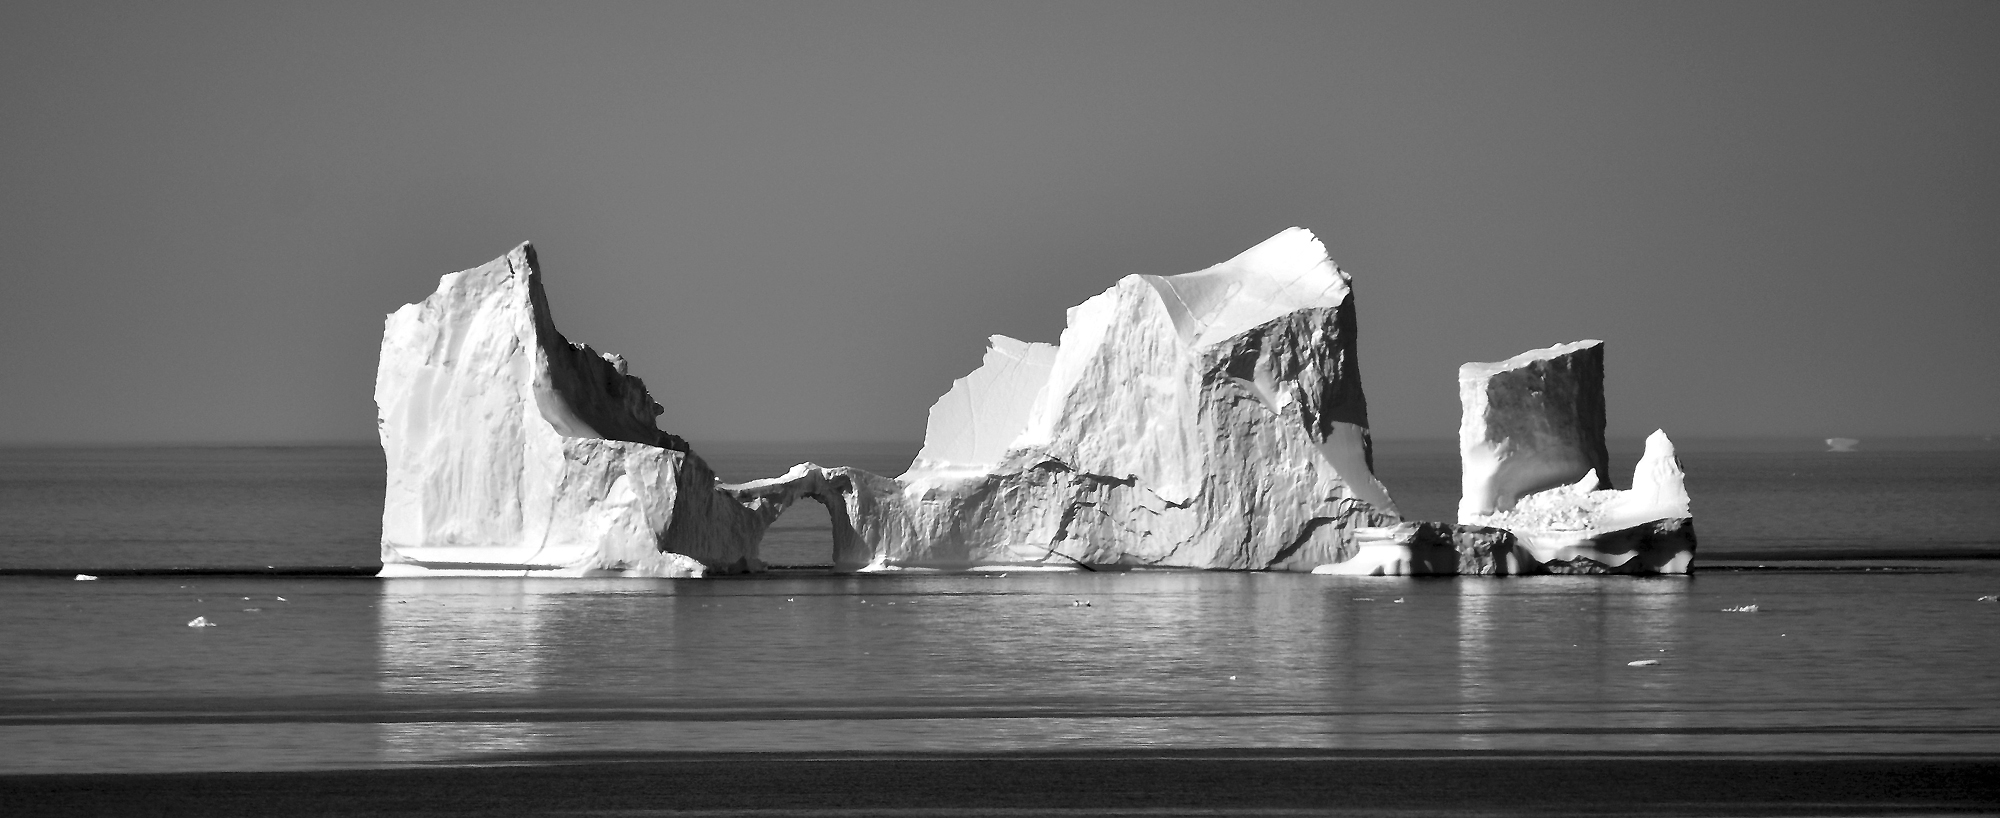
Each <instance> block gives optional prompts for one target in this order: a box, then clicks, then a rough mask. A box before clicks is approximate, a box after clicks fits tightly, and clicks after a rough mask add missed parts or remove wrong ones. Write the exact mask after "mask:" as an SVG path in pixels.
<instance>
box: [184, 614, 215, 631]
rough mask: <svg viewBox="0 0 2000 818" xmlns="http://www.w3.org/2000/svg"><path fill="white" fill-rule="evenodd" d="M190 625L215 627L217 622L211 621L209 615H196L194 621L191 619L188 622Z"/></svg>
mask: <svg viewBox="0 0 2000 818" xmlns="http://www.w3.org/2000/svg"><path fill="white" fill-rule="evenodd" d="M188 627H190V628H213V627H215V623H214V622H210V621H208V617H206V616H197V617H195V618H194V620H193V621H191V622H189V623H188Z"/></svg>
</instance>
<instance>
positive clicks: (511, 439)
mask: <svg viewBox="0 0 2000 818" xmlns="http://www.w3.org/2000/svg"><path fill="white" fill-rule="evenodd" d="M375 404H376V407H377V411H378V415H377V428H378V432H379V434H380V437H381V441H382V450H383V453H384V455H386V457H387V460H388V487H387V491H386V492H385V496H384V501H383V508H382V571H381V573H380V575H381V576H389V577H402V576H439V575H480V576H652V577H678V576H701V575H703V574H704V573H707V572H711V571H720V572H735V571H749V570H756V569H758V568H760V567H761V565H760V564H759V563H758V561H757V557H756V553H757V543H758V541H759V540H760V539H761V538H762V536H763V532H764V528H765V527H766V525H767V524H768V519H767V518H766V517H765V516H763V515H761V514H759V513H758V512H757V511H756V510H754V509H750V508H746V507H744V506H743V505H742V504H739V503H737V502H736V501H735V500H734V499H732V498H731V496H730V495H729V494H727V493H724V492H723V491H721V490H720V489H719V488H718V483H717V481H716V479H715V475H714V473H713V472H712V471H711V470H710V469H709V467H708V464H707V463H706V462H704V461H703V460H702V459H701V458H700V457H699V456H697V455H696V454H695V453H694V452H693V451H692V450H691V449H690V448H689V447H688V445H687V442H686V441H685V440H682V439H681V438H679V437H676V436H674V435H671V434H668V433H666V432H663V431H660V430H659V428H657V427H656V426H655V419H656V418H657V417H658V416H659V415H660V414H661V412H662V409H661V407H660V405H659V404H657V403H655V402H654V401H653V397H652V395H651V394H650V393H649V392H647V391H646V385H645V382H643V381H641V380H640V379H639V378H637V377H634V376H632V375H630V374H628V372H627V365H626V362H625V360H624V359H623V358H621V357H619V356H617V355H612V354H608V353H600V352H598V351H596V350H594V349H592V348H590V347H588V346H585V345H581V344H572V343H570V341H569V340H568V339H566V338H564V337H563V335H562V333H560V332H557V331H556V328H555V324H554V321H553V319H552V318H551V317H550V313H549V305H548V297H547V295H546V294H544V292H543V289H542V282H541V272H540V268H539V266H538V264H537V262H536V259H535V251H534V248H533V247H532V246H531V245H528V244H522V245H521V246H520V247H517V248H515V249H514V251H513V252H510V253H508V254H506V255H505V256H502V257H500V258H498V259H495V260H493V261H492V262H489V263H487V264H485V265H483V266H480V267H475V268H473V269H470V270H465V271H462V272H457V273H451V274H449V275H446V276H444V277H443V278H442V279H440V280H439V282H438V287H437V291H436V292H434V293H432V294H431V295H430V296H429V297H428V298H425V299H424V300H422V301H420V302H417V303H415V304H410V305H407V306H404V307H403V308H402V309H399V310H397V311H396V312H394V313H392V314H390V315H389V317H388V320H387V321H386V323H385V326H384V328H383V333H382V352H381V359H380V364H379V368H378V369H377V371H376V377H375Z"/></svg>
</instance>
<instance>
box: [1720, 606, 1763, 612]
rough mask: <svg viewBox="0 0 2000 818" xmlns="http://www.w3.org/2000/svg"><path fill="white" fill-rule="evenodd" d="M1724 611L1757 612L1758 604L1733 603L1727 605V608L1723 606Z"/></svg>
mask: <svg viewBox="0 0 2000 818" xmlns="http://www.w3.org/2000/svg"><path fill="white" fill-rule="evenodd" d="M1722 612H1723V613H1756V612H1757V606H1755V605H1731V606H1729V607H1727V608H1723V609H1722Z"/></svg>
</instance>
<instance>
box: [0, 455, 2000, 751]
mask: <svg viewBox="0 0 2000 818" xmlns="http://www.w3.org/2000/svg"><path fill="white" fill-rule="evenodd" d="M700 448H702V450H703V451H704V452H705V454H707V456H708V457H709V459H710V460H711V462H713V463H714V464H715V465H716V466H717V468H718V470H719V471H720V472H721V473H722V474H723V475H724V476H725V477H728V478H747V477H753V476H764V475H770V474H775V473H778V472H780V471H782V470H783V469H784V468H785V467H787V466H789V465H791V462H792V461H793V460H795V459H803V458H811V459H814V460H817V461H819V462H822V463H851V464H854V465H858V466H862V467H864V468H871V470H877V469H879V470H880V471H883V472H886V473H892V474H893V473H896V472H899V471H900V470H901V468H902V466H903V465H904V464H906V463H907V461H908V458H909V456H910V454H911V453H912V451H911V450H912V449H913V448H914V447H895V446H860V445H845V446H843V445H821V446H788V447H776V446H759V447H735V448H731V447H726V446H725V447H700ZM1617 448H1618V449H1621V450H1622V449H1625V448H1631V447H1623V446H1620V447H1617ZM1625 454H1626V458H1627V459H1625V460H1624V461H1621V462H1617V463H1615V464H1614V470H1615V471H1616V472H1618V476H1619V479H1621V480H1622V479H1623V478H1624V477H1626V476H1628V475H1629V470H1630V459H1631V458H1633V457H1636V449H1634V450H1633V451H1630V452H1625ZM1682 462H1683V465H1684V466H1685V468H1686V469H1687V472H1688V475H1689V485H1690V490H1691V492H1692V493H1693V495H1694V501H1695V513H1696V520H1697V527H1698V530H1699V533H1700V536H1701V552H1700V554H1699V555H1698V557H1697V562H1696V566H1697V569H1698V570H1697V573H1696V574H1695V575H1693V576H1690V577H1671V578H1651V579H1642V578H1626V577H1539V578H1515V579H1498V580H1496V579H1478V578H1438V579H1393V578H1373V579H1370V578H1338V577H1320V576H1312V575H1301V574H1250V573H1225V572H1190V571H1134V572H1125V573H1109V572H1106V573H1069V574H1045V573H1029V574H1014V575H1011V576H839V575H833V574H829V573H826V572H824V571H819V570H813V569H810V568H803V569H791V570H778V571H773V572H771V573H768V574H764V575H760V576H755V577H743V578H722V579H711V580H682V581H674V580H536V581H528V580H506V579H429V580H387V581H384V580H376V579H373V578H371V577H366V576H333V575H325V574H330V573H333V572H325V571H321V572H319V573H320V574H322V575H307V574H305V573H300V572H289V573H288V572H286V571H284V570H283V569H286V568H301V567H304V568H315V569H325V568H337V567H343V566H345V567H351V568H354V569H357V570H358V571H359V572H362V573H365V572H366V571H367V570H369V569H371V568H372V567H373V564H374V553H375V538H376V536H377V533H378V529H377V515H378V514H379V509H380V499H381V497H380V492H381V486H382V483H381V481H382V477H381V461H380V454H379V453H378V452H376V451H374V450H373V449H372V448H366V447H347V448H340V447H335V448H318V449H312V448H269V449H259V448H231V449H137V450H130V449H128V450H115V449H67V450H61V449H33V450H11V451H6V452H0V571H4V572H5V573H0V617H4V620H0V621H3V622H4V623H5V624H4V625H0V774H6V773H23V772H57V771H68V772H90V771H98V772H104V771H180V770H235V769H313V768H328V767H380V766H399V765H408V764H431V763H440V762H446V763H505V762H508V761H511V760H517V759H524V758H536V759H546V758H550V757H558V758H560V757H565V756H575V755H577V754H597V755H594V756H593V757H602V756H603V754H611V755H616V754H619V753H654V752H662V751H720V750H806V751H826V752H840V751H850V750H870V751H881V750H890V751H897V750H909V751H925V750H954V751H962V750H1041V749H1091V748H1133V747H1160V748H1216V747H1293V748H1333V749H1410V750H1431V749H1454V750H1529V751H1548V752H1566V753H1588V752H1600V751H1626V750H1636V751H1657V752H1682V751H1685V752H1715V753H1753V754H1764V753H1777V754H1799V753H1804V754H1812V753H1918V754H1925V753H1982V754H1993V753H1996V752H2000V673H1994V672H1993V671H1992V669H1991V660H1992V655H1993V646H1994V645H1995V644H2000V643H1996V641H1995V638H1994V636H1993V634H1994V633H1995V632H1996V629H2000V602H1992V601H1982V599H1981V597H1986V596H1990V595H1994V594H2000V560H1993V559H1988V558H1984V557H1990V556H1991V555H1994V554H1995V553H2000V542H1997V541H1996V535H1995V532H1996V531H2000V510H1996V506H2000V503H1995V502H1994V501H1995V499H1996V498H2000V452H1995V451H1993V450H1991V449H1990V448H1980V447H1979V445H1978V442H1974V443H1972V444H1968V445H1962V446H1959V447H1958V448H1948V447H1939V446H1933V447H1930V448H1928V449H1927V448H1925V447H1923V446H1910V447H1905V448H1900V449H1893V448H1892V449H1889V450H1878V451H1863V452H1858V453H1853V454H1840V455H1835V454H1827V453H1823V452H1818V451H1813V450H1812V449H1811V448H1810V447H1808V446H1806V445H1804V444H1803V443H1792V442H1777V443H1767V444H1755V445H1752V444H1727V445H1723V444H1717V445H1714V446H1711V447H1703V446H1700V445H1687V446H1684V447H1683V452H1682ZM1377 469H1378V471H1379V472H1380V473H1381V475H1382V477H1383V479H1384V481H1385V482H1387V483H1388V484H1389V486H1390V488H1391V490H1392V492H1394V493H1395V495H1396V497H1397V500H1398V502H1399V504H1401V505H1402V507H1403V509H1404V510H1405V512H1406V513H1407V514H1409V515H1410V516H1414V517H1430V518H1448V516H1449V514H1450V511H1451V507H1452V506H1453V505H1454V504H1455V502H1456V494H1457V490H1456V486H1457V475H1456V457H1455V454H1453V453H1452V451H1451V448H1450V446H1449V444H1446V443H1399V442H1394V441H1389V442H1384V443H1382V444H1380V445H1379V446H1378V448H1377ZM813 511H816V508H815V507H810V506H809V507H806V508H802V509H799V510H796V511H793V512H790V513H788V514H787V515H786V516H785V517H784V518H782V519H781V520H780V521H779V525H778V527H777V528H776V529H774V531H773V532H772V535H771V538H770V540H769V542H768V545H767V550H766V556H767V558H770V559H771V560H772V561H773V562H782V563H788V564H792V565H802V566H809V565H812V564H815V563H820V562H824V560H825V557H824V555H825V553H826V550H827V549H828V547H829V546H828V545H827V541H826V537H827V532H826V528H825V519H824V514H823V512H821V513H819V515H818V516H817V517H815V516H813V515H812V514H811V513H810V512H813ZM800 512H808V513H803V514H802V513H800ZM1940 557H1952V558H1948V559H1947V558H1940ZM1759 564H1769V565H1770V566H1773V567H1770V568H1766V569H1761V570H1760V569H1758V568H1757V566H1758V565H1759ZM1704 565H1707V566H1709V567H1708V568H1707V569H1706V570H1699V569H1702V567H1703V566H1704ZM265 566H275V567H276V569H274V570H270V571H266V570H265ZM161 569H178V572H175V571H172V570H168V571H163V570H161ZM235 569H254V571H256V572H260V573H243V572H236V573H203V572H204V571H208V572H226V571H234V570H235ZM79 570H91V571H97V572H102V575H103V578H102V579H100V580H97V581H94V582H79V581H75V580H72V579H70V578H68V572H74V571H79ZM1746 605H1755V606H1756V611H1754V612H1737V611H1727V610H1725V609H1730V608H1738V607H1741V606H1746ZM197 616H201V617H206V618H207V619H208V620H210V621H212V622H214V623H216V626H215V627H210V628H190V627H188V626H187V625H186V623H187V622H188V621H190V620H192V619H194V618H195V617H197ZM1634 662H1653V664H1642V665H1634V664H1632V663H1634Z"/></svg>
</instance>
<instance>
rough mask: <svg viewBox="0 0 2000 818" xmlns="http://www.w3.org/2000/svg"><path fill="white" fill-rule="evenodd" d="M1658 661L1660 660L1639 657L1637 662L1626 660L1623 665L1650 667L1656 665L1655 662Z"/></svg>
mask: <svg viewBox="0 0 2000 818" xmlns="http://www.w3.org/2000/svg"><path fill="white" fill-rule="evenodd" d="M1659 663H1660V660H1658V659H1640V660H1639V661H1637V662H1626V663H1625V666H1626V667H1652V666H1654V665H1657V664H1659Z"/></svg>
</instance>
